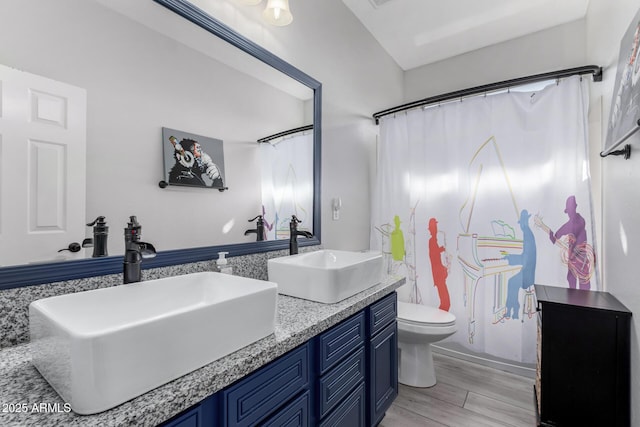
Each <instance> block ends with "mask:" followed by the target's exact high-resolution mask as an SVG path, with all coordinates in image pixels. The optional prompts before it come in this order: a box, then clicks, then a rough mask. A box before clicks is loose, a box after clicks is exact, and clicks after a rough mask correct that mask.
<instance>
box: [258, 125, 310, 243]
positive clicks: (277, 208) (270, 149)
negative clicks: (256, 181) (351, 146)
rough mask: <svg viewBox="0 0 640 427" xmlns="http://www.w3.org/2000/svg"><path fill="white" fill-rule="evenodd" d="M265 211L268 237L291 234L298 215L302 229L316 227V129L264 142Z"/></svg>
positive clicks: (261, 156)
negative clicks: (291, 226)
mask: <svg viewBox="0 0 640 427" xmlns="http://www.w3.org/2000/svg"><path fill="white" fill-rule="evenodd" d="M260 168H261V176H262V214H263V217H264V221H265V237H266V239H267V240H274V239H286V238H288V237H289V222H290V220H291V215H295V216H296V217H297V218H298V219H299V220H300V221H301V223H300V224H299V225H298V229H300V230H312V229H313V133H298V134H295V135H291V136H286V137H284V138H283V139H280V140H276V141H272V142H270V143H262V144H260Z"/></svg>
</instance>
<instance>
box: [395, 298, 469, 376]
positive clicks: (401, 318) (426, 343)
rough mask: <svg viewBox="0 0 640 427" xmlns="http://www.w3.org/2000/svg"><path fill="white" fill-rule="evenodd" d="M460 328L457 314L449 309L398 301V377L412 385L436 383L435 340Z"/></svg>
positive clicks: (445, 336) (441, 338) (443, 337)
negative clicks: (434, 367) (433, 350)
mask: <svg viewBox="0 0 640 427" xmlns="http://www.w3.org/2000/svg"><path fill="white" fill-rule="evenodd" d="M457 330H458V328H457V326H456V316H454V315H453V314H451V313H449V312H448V311H444V310H440V309H438V308H435V307H427V306H425V305H420V304H411V303H408V302H401V301H398V348H399V350H400V364H399V365H400V366H399V369H398V381H399V382H400V383H401V384H405V385H409V386H412V387H431V386H434V385H435V384H436V373H435V371H434V369H433V355H432V354H431V343H434V342H437V341H440V340H443V339H445V338H447V337H448V336H450V335H452V334H454V333H455V332H456V331H457Z"/></svg>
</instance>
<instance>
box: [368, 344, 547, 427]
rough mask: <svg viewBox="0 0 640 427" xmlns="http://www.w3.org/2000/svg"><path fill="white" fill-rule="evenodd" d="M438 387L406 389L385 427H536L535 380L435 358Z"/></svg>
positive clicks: (437, 355) (439, 357)
mask: <svg viewBox="0 0 640 427" xmlns="http://www.w3.org/2000/svg"><path fill="white" fill-rule="evenodd" d="M433 359H434V364H435V369H436V378H437V380H438V383H437V384H436V385H435V386H433V387H430V388H422V389H421V388H413V387H408V386H404V385H402V384H400V390H399V393H398V397H397V398H396V400H395V402H394V403H393V405H392V406H391V408H389V410H387V415H386V416H385V418H384V419H383V420H382V422H381V423H380V427H431V426H434V427H443V426H447V427H482V426H500V427H504V426H508V427H521V426H522V427H524V426H526V427H531V426H535V425H536V417H535V413H534V406H533V405H534V404H533V383H534V380H533V379H530V378H525V377H522V376H520V375H515V374H511V373H508V372H503V371H499V370H496V369H493V368H488V367H486V366H481V365H477V364H475V363H471V362H467V361H464V360H460V359H455V358H452V357H449V356H445V355H441V354H436V353H434V355H433Z"/></svg>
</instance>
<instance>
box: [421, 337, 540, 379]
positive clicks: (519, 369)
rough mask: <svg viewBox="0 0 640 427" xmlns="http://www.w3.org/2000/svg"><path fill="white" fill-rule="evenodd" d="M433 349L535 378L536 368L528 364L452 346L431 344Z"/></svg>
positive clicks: (468, 360)
mask: <svg viewBox="0 0 640 427" xmlns="http://www.w3.org/2000/svg"><path fill="white" fill-rule="evenodd" d="M431 350H432V351H433V352H434V353H439V354H444V355H446V356H451V357H455V358H457V359H462V360H466V361H467V362H472V363H477V364H478V365H483V366H488V367H489V368H494V369H499V370H501V371H505V372H510V373H512V374H517V375H520V376H523V377H527V378H532V379H535V377H536V370H535V368H530V367H527V366H520V365H515V364H513V363H508V362H503V361H500V360H495V359H489V358H487V357H482V356H480V355H476V354H469V353H464V352H461V351H457V350H452V349H450V348H446V347H442V346H439V345H436V344H431Z"/></svg>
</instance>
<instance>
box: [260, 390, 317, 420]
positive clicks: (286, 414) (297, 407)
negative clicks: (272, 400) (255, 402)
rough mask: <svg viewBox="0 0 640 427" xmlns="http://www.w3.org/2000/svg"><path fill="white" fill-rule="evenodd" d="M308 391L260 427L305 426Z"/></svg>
mask: <svg viewBox="0 0 640 427" xmlns="http://www.w3.org/2000/svg"><path fill="white" fill-rule="evenodd" d="M309 407H310V402H309V391H306V392H304V393H303V394H302V395H300V397H298V398H297V399H294V400H293V402H291V403H289V404H288V405H287V406H285V407H284V408H282V409H280V410H279V411H278V412H277V413H276V414H274V415H272V416H271V418H269V420H268V421H266V422H265V423H264V424H260V427H307V426H308V425H309Z"/></svg>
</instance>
